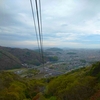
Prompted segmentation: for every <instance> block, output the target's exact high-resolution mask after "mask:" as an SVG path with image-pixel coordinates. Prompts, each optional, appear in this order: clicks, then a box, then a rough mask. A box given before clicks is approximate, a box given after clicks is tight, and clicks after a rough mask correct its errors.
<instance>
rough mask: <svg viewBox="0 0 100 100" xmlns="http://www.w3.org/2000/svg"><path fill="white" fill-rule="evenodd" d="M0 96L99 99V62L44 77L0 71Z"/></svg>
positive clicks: (27, 99)
mask: <svg viewBox="0 0 100 100" xmlns="http://www.w3.org/2000/svg"><path fill="white" fill-rule="evenodd" d="M0 90H1V91H0V100H100V62H97V63H95V64H93V65H92V66H89V67H84V68H81V69H77V70H74V71H72V72H69V73H67V74H65V75H61V76H58V77H52V78H48V79H40V80H34V79H27V78H24V79H23V78H20V77H19V76H17V75H15V74H13V73H10V72H0Z"/></svg>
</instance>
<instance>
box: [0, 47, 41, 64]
mask: <svg viewBox="0 0 100 100" xmlns="http://www.w3.org/2000/svg"><path fill="white" fill-rule="evenodd" d="M0 50H4V51H6V52H9V53H11V54H12V55H14V56H15V57H17V58H18V59H19V60H20V61H21V63H27V64H33V65H40V64H41V58H40V55H39V53H38V52H36V51H34V50H29V49H20V48H10V47H0Z"/></svg>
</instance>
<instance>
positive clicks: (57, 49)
mask: <svg viewBox="0 0 100 100" xmlns="http://www.w3.org/2000/svg"><path fill="white" fill-rule="evenodd" d="M45 51H63V49H60V48H49V49H46V50H45Z"/></svg>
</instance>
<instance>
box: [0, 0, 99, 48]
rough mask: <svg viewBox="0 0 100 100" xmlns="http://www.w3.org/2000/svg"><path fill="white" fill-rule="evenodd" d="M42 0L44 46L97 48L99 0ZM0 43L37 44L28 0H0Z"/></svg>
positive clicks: (31, 46)
mask: <svg viewBox="0 0 100 100" xmlns="http://www.w3.org/2000/svg"><path fill="white" fill-rule="evenodd" d="M33 1H34V0H33ZM41 3H42V5H41V6H42V23H43V37H44V40H43V41H44V47H62V48H63V47H69V48H100V0H41ZM33 5H34V4H33ZM0 45H1V46H9V47H20V48H34V47H37V41H36V34H35V31H34V24H33V20H32V14H31V8H30V0H0Z"/></svg>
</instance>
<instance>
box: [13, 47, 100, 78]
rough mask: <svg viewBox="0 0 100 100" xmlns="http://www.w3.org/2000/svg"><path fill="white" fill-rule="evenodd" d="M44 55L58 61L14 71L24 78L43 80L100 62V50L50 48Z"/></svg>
mask: <svg viewBox="0 0 100 100" xmlns="http://www.w3.org/2000/svg"><path fill="white" fill-rule="evenodd" d="M44 55H45V56H48V57H56V58H57V59H56V60H54V61H53V60H51V61H47V62H45V63H44V65H43V64H41V65H39V66H35V65H32V64H27V63H24V64H22V65H23V66H26V68H24V69H23V68H22V69H17V70H13V71H14V72H15V73H16V74H19V75H21V76H22V77H28V78H29V77H30V78H43V77H52V76H58V75H61V74H65V73H67V72H70V71H72V70H75V69H78V68H81V67H87V66H90V65H91V64H93V63H95V62H98V61H100V50H99V49H59V48H50V49H46V50H44Z"/></svg>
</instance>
